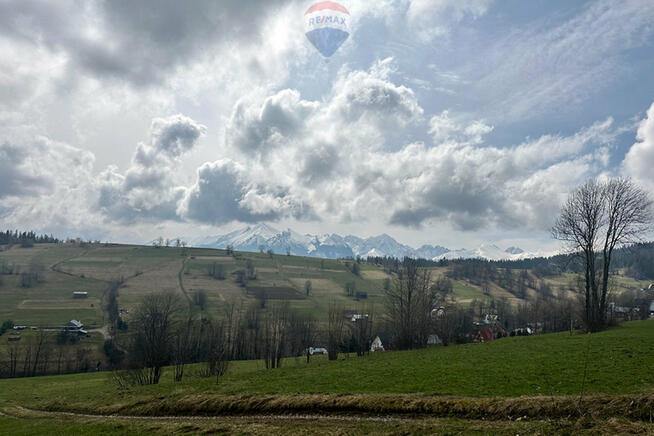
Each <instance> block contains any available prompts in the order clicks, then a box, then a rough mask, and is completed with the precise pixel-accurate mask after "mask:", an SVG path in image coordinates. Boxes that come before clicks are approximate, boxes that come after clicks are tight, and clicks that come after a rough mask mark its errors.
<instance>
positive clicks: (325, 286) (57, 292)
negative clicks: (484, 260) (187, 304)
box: [0, 243, 649, 329]
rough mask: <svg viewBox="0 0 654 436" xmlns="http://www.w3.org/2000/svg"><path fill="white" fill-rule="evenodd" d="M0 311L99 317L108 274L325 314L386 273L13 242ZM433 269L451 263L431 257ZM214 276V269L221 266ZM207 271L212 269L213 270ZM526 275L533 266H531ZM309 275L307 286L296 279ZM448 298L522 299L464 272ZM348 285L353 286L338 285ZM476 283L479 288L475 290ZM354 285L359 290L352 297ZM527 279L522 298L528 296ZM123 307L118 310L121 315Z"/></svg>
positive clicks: (211, 300) (622, 284)
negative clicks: (243, 277)
mask: <svg viewBox="0 0 654 436" xmlns="http://www.w3.org/2000/svg"><path fill="white" fill-rule="evenodd" d="M249 263H251V265H252V267H253V268H254V274H255V275H256V278H251V279H250V280H247V284H239V283H237V279H238V276H237V274H235V273H236V272H237V271H239V270H246V269H247V268H248V264H249ZM0 265H3V269H4V271H5V274H2V275H0V278H1V279H2V281H1V284H0V320H7V319H10V320H12V321H13V322H14V323H15V324H19V325H27V326H40V327H43V326H59V325H61V324H63V323H65V322H66V321H68V320H70V319H80V320H81V321H82V322H83V323H84V324H85V325H86V326H87V327H89V328H91V329H95V328H101V327H102V326H103V324H104V319H103V311H102V305H103V304H102V301H103V295H104V293H105V291H106V289H107V288H108V286H109V283H111V282H116V281H118V282H120V283H121V287H120V289H119V307H120V308H121V309H123V310H126V311H129V310H131V309H132V308H133V307H134V305H135V304H137V303H138V301H139V299H140V297H141V296H143V295H145V294H147V293H150V292H153V291H172V292H176V293H179V294H180V296H183V297H184V298H187V299H188V300H189V301H191V299H192V297H193V295H194V294H195V293H198V292H200V291H204V292H205V293H206V295H207V304H206V309H205V310H206V313H207V314H208V315H218V314H220V313H221V311H222V310H223V309H224V308H225V306H226V305H227V304H229V303H237V304H238V303H240V302H244V303H246V304H247V303H248V302H254V301H257V299H261V298H266V299H269V300H279V299H285V300H289V301H290V302H291V305H292V307H295V308H297V309H299V310H301V311H306V312H310V313H312V314H314V315H315V316H316V317H317V318H318V319H322V318H324V316H325V314H326V309H327V305H328V303H329V302H331V301H339V302H341V303H343V305H344V306H345V307H346V308H347V309H351V310H356V309H357V308H359V307H361V306H364V305H365V306H374V308H375V310H376V311H377V312H379V311H381V310H383V286H384V281H385V279H392V278H393V275H392V274H391V275H389V274H388V273H387V272H385V271H384V269H383V268H382V267H381V266H376V265H372V264H367V263H361V264H360V273H359V275H355V274H353V273H352V272H351V271H350V269H348V266H347V262H346V261H342V260H333V259H317V258H311V257H298V256H287V255H276V254H273V255H269V254H267V253H246V252H236V253H234V254H233V255H228V254H227V252H226V251H225V250H216V249H201V248H173V247H168V248H165V247H162V248H155V247H149V246H132V245H118V244H73V243H59V244H36V245H35V246H34V247H31V248H21V247H19V246H13V247H11V248H10V249H8V250H4V251H0ZM431 269H432V276H433V278H436V277H439V276H442V275H444V274H446V273H447V272H448V270H449V269H450V267H433V268H431ZM31 271H35V274H36V275H38V279H35V280H32V281H31V282H30V283H29V284H27V285H26V284H25V283H24V282H23V280H24V278H23V276H24V275H26V274H29V273H30V272H31ZM216 271H220V273H221V274H222V276H224V278H222V277H221V279H218V278H215V276H218V275H220V274H216ZM212 275H213V276H212ZM530 277H532V278H534V280H533V281H535V277H534V276H533V274H532V275H531V276H530ZM540 280H541V281H542V282H546V283H547V284H549V285H550V287H551V289H552V293H553V295H554V297H555V298H556V296H557V295H568V296H570V295H571V294H570V292H571V290H572V289H574V286H575V284H576V276H575V275H574V274H570V273H565V274H559V275H554V276H547V277H544V278H542V279H540ZM307 281H310V282H311V291H310V293H309V295H308V296H307V295H306V292H305V283H306V282H307ZM614 282H615V289H616V291H617V292H618V293H619V292H622V291H624V290H629V289H640V288H642V287H646V286H647V285H648V284H649V282H648V281H638V280H635V279H632V278H629V277H626V276H616V277H615V280H614ZM452 283H453V294H452V295H451V296H450V297H449V298H450V299H451V301H452V302H458V303H463V304H466V303H469V302H470V301H472V300H474V299H478V300H484V299H489V298H495V299H501V298H505V299H506V300H507V301H508V302H510V303H513V304H518V303H520V301H523V300H521V299H520V298H519V297H517V296H516V295H515V292H514V293H511V292H509V291H508V290H507V289H504V288H502V287H501V286H499V285H498V283H493V284H492V286H490V287H488V288H487V289H482V287H481V286H479V285H477V284H475V282H474V281H473V280H468V279H465V278H461V279H458V280H453V282H452ZM352 285H353V286H354V292H353V295H352V296H347V294H346V291H345V289H346V287H347V286H352ZM74 291H85V292H88V298H86V299H74V298H73V292H74ZM484 291H485V293H484ZM357 293H359V294H358V295H359V297H360V298H356V297H357ZM535 295H536V290H535V289H529V290H528V292H527V293H526V294H525V299H530V298H533V297H534V296H535ZM125 316H127V315H125Z"/></svg>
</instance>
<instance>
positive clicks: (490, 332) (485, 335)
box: [472, 324, 508, 342]
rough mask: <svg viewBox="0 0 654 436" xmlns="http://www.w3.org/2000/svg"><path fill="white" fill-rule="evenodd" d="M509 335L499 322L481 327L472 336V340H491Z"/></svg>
mask: <svg viewBox="0 0 654 436" xmlns="http://www.w3.org/2000/svg"><path fill="white" fill-rule="evenodd" d="M506 336H508V334H507V332H506V330H504V329H503V328H502V327H501V326H500V325H499V324H494V325H490V326H488V327H483V328H480V329H479V330H478V331H477V333H475V334H474V335H473V337H472V342H491V341H494V340H495V339H499V338H504V337H506Z"/></svg>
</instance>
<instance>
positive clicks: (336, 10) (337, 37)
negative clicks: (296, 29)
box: [304, 1, 350, 58]
mask: <svg viewBox="0 0 654 436" xmlns="http://www.w3.org/2000/svg"><path fill="white" fill-rule="evenodd" d="M304 30H305V32H306V33H305V35H306V36H307V39H309V41H310V42H311V44H313V46H314V47H315V48H316V49H317V50H318V51H319V52H320V54H322V55H323V56H324V57H325V58H328V57H330V56H331V55H333V54H334V53H335V52H336V50H338V48H339V47H340V46H341V44H343V43H344V42H345V40H346V39H347V38H348V37H349V36H350V13H349V12H348V11H347V9H345V8H344V7H343V6H342V5H340V4H338V3H336V2H331V1H323V2H318V3H316V4H314V5H313V6H311V7H310V8H309V9H307V11H306V12H305V13H304Z"/></svg>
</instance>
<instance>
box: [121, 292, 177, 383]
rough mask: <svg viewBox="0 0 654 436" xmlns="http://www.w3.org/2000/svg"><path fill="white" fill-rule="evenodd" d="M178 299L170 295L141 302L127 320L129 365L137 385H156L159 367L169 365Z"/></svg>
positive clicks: (157, 294) (151, 295)
mask: <svg viewBox="0 0 654 436" xmlns="http://www.w3.org/2000/svg"><path fill="white" fill-rule="evenodd" d="M181 307H182V306H181V303H180V299H179V297H178V296H177V295H176V294H174V293H170V292H165V293H154V294H150V295H147V296H145V297H144V298H143V300H142V301H141V303H140V304H139V306H138V307H137V308H136V310H135V311H134V315H132V317H131V322H130V329H132V328H133V331H132V334H131V336H132V337H131V346H130V350H129V356H130V363H131V366H132V369H133V370H134V371H135V372H139V374H136V377H135V379H136V382H137V383H138V384H157V383H159V379H160V378H161V372H162V370H163V367H164V366H165V365H167V364H169V363H170V360H171V357H172V356H171V354H172V351H173V350H172V349H173V343H174V340H173V335H174V331H175V323H176V317H177V314H178V312H179V310H180V309H181Z"/></svg>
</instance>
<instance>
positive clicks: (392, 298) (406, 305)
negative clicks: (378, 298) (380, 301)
mask: <svg viewBox="0 0 654 436" xmlns="http://www.w3.org/2000/svg"><path fill="white" fill-rule="evenodd" d="M435 304H436V293H435V291H433V290H432V287H431V274H430V272H429V271H428V270H426V269H424V268H419V267H418V264H417V262H416V261H415V260H414V259H410V258H406V259H405V260H404V263H403V265H402V268H401V270H400V274H398V279H397V280H396V281H395V283H394V284H393V286H391V287H390V288H389V290H387V291H386V314H387V316H388V322H389V326H390V327H391V329H392V334H393V342H394V345H395V346H396V347H397V348H399V349H412V348H420V347H424V346H426V345H427V338H428V336H429V333H430V329H431V326H432V319H431V312H432V310H433V309H434V306H435Z"/></svg>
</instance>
